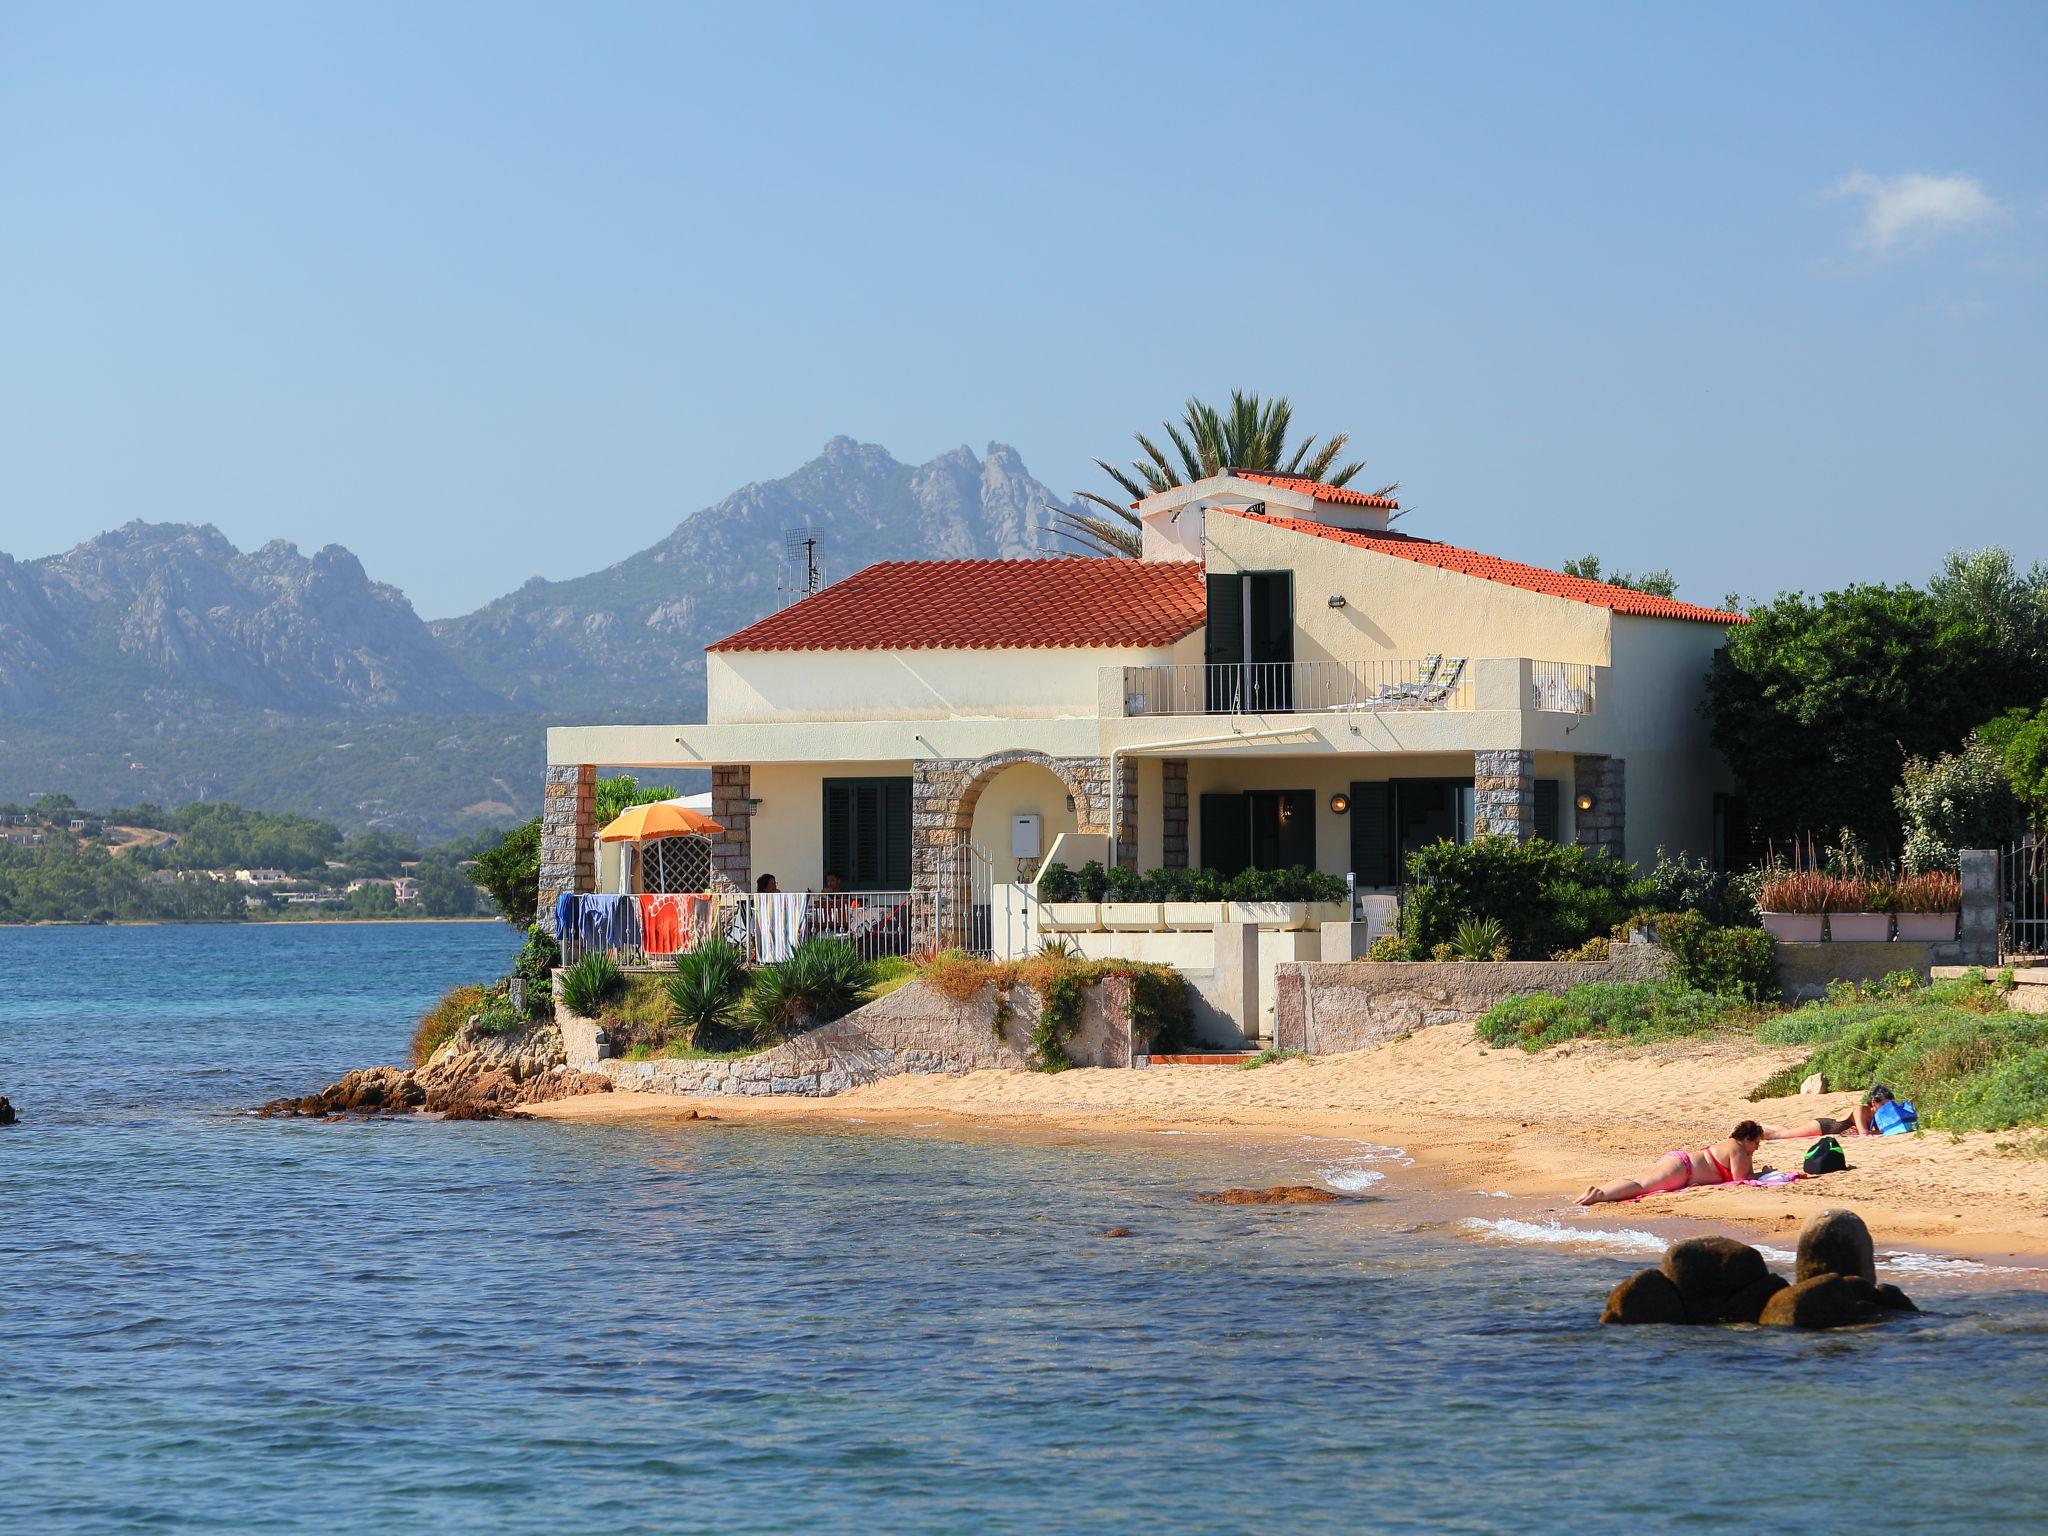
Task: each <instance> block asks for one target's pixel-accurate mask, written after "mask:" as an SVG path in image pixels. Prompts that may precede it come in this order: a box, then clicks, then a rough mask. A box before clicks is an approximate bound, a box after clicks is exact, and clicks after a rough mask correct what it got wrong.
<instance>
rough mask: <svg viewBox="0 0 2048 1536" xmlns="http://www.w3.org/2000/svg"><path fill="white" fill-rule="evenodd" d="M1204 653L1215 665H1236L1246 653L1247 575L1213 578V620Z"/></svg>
mask: <svg viewBox="0 0 2048 1536" xmlns="http://www.w3.org/2000/svg"><path fill="white" fill-rule="evenodd" d="M1203 656H1204V658H1205V659H1206V660H1207V661H1208V663H1209V665H1210V666H1212V667H1234V666H1236V665H1237V664H1238V663H1239V662H1241V661H1243V660H1244V659H1245V657H1244V578H1243V577H1242V576H1239V575H1237V574H1236V573H1234V572H1233V573H1232V574H1231V575H1228V576H1211V577H1210V578H1209V621H1208V627H1207V629H1206V630H1205V631H1204V636H1203Z"/></svg>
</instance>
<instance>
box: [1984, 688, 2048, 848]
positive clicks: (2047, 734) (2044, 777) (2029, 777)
mask: <svg viewBox="0 0 2048 1536" xmlns="http://www.w3.org/2000/svg"><path fill="white" fill-rule="evenodd" d="M1977 734H1978V737H1979V739H1981V740H1982V741H1983V743H1984V745H1985V747H1986V748H1987V749H1988V750H1989V751H1992V752H1994V753H1996V754H1997V756H1998V762H1999V766H2000V768H2001V769H2002V770H2003V771H2004V773H2005V778H2006V782H2007V783H2009V784H2010V785H2011V786H2012V791H2013V794H2014V796H2015V797H2016V798H2017V799H2018V801H2019V804H2020V807H2021V809H2022V811H2023V812H2024V814H2025V815H2026V816H2027V817H2028V818H2030V819H2031V820H2032V821H2033V822H2034V823H2035V824H2036V825H2048V702H2044V703H2043V704H2042V705H2041V707H2040V708H2039V709H2033V710H2028V709H2015V710H2011V711H2009V712H2008V713H2006V714H2003V715H2001V716H1999V717H1998V719H1996V720H1994V721H1992V722H1991V723H1990V724H1989V725H1987V726H1985V727H1984V728H1983V729H1982V730H1980V731H1979V732H1978V733H1977Z"/></svg>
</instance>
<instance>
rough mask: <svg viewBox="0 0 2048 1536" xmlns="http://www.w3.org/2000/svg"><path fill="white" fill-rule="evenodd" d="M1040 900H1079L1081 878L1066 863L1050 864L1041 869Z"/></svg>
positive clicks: (1039, 879) (1039, 878)
mask: <svg viewBox="0 0 2048 1536" xmlns="http://www.w3.org/2000/svg"><path fill="white" fill-rule="evenodd" d="M1038 899H1039V900H1040V901H1079V900H1080V899H1081V878H1080V876H1078V875H1076V874H1075V873H1074V872H1073V871H1072V870H1071V869H1069V868H1067V866H1066V865H1064V864H1048V865H1046V866H1045V868H1044V869H1042V870H1040V871H1039V875H1038Z"/></svg>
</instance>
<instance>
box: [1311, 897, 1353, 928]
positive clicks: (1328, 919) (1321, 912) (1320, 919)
mask: <svg viewBox="0 0 2048 1536" xmlns="http://www.w3.org/2000/svg"><path fill="white" fill-rule="evenodd" d="M1350 921H1351V903H1350V902H1348V901H1312V902H1310V903H1309V904H1308V923H1307V926H1308V927H1310V928H1320V927H1322V926H1323V924H1325V923H1348V922H1350Z"/></svg>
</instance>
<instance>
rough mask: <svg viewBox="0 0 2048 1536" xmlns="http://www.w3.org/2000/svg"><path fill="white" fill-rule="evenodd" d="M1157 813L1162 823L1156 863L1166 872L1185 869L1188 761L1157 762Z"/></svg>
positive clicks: (1184, 759)
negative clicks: (1165, 869) (1162, 828)
mask: <svg viewBox="0 0 2048 1536" xmlns="http://www.w3.org/2000/svg"><path fill="white" fill-rule="evenodd" d="M1159 814H1160V818H1161V820H1162V822H1163V824H1164V833H1163V835H1162V837H1161V839H1160V851H1159V862H1160V864H1161V865H1163V866H1164V867H1165V868H1167V869H1186V868H1187V867H1188V760H1187V759H1186V758H1184V757H1166V758H1161V759H1160V760H1159Z"/></svg>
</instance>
